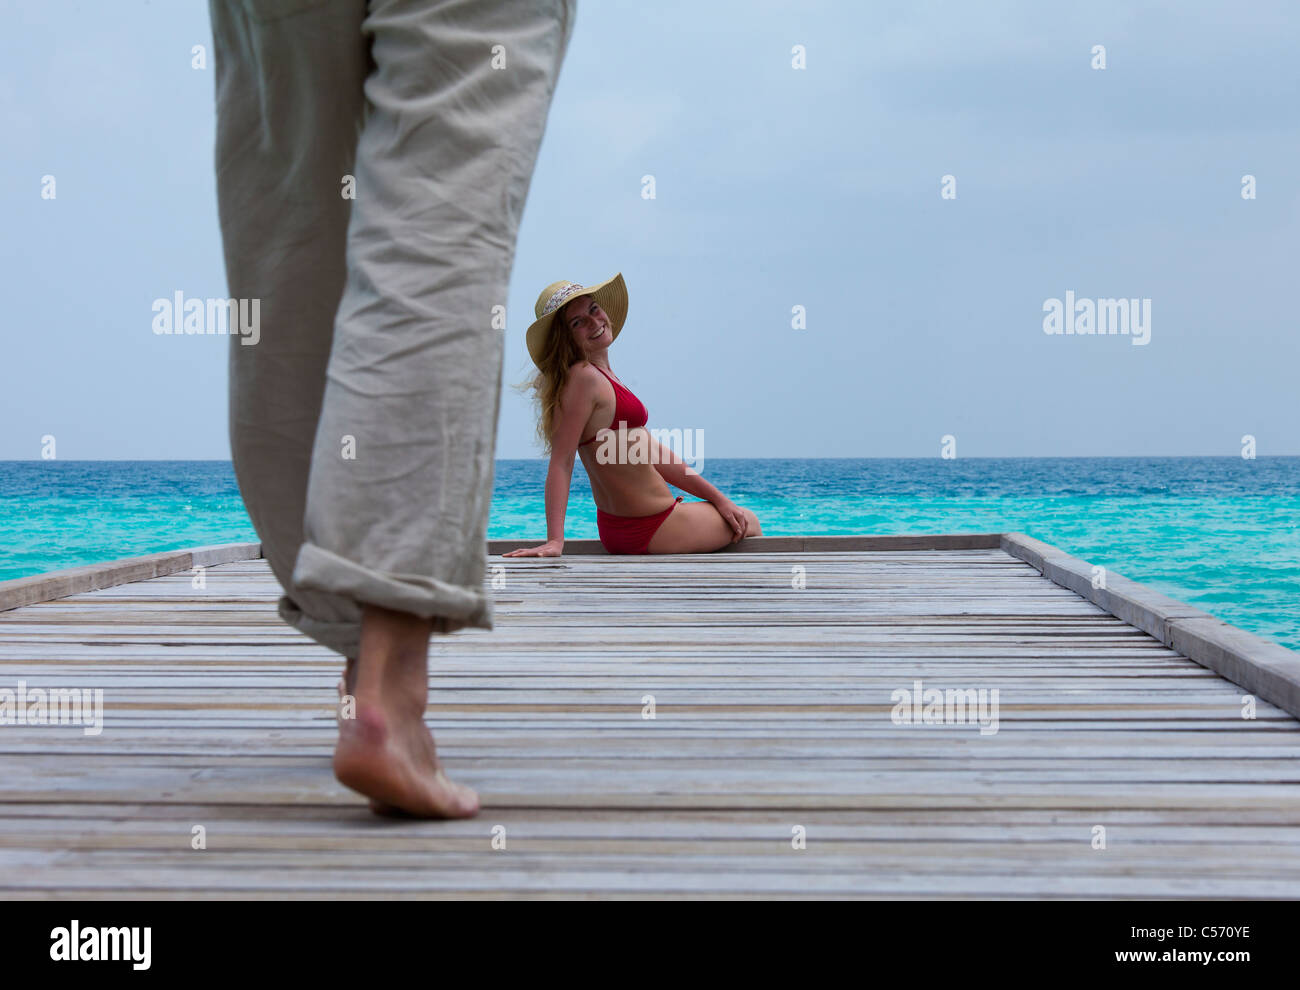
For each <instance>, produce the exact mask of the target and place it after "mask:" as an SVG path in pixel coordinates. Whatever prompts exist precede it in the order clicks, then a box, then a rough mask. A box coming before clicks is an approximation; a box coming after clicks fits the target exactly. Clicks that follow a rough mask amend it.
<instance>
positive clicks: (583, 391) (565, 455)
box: [501, 371, 597, 557]
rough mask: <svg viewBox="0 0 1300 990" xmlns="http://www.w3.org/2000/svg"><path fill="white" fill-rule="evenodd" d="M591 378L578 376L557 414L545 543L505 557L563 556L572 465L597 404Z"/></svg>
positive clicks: (546, 496) (571, 382) (547, 488)
mask: <svg viewBox="0 0 1300 990" xmlns="http://www.w3.org/2000/svg"><path fill="white" fill-rule="evenodd" d="M596 374H597V373H596V372H595V371H593V372H592V373H591V374H590V375H575V376H574V378H573V379H571V380H570V382H569V384H568V386H567V387H566V388H565V393H566V394H565V396H564V398H563V399H562V400H561V402H560V405H559V408H558V410H557V413H558V415H557V416H556V423H555V436H554V437H553V439H552V441H551V463H550V465H549V466H548V467H547V469H546V493H545V496H544V501H545V503H546V542H545V543H543V544H542V545H541V546H539V547H520V548H519V549H518V550H511V551H510V552H509V553H503V554H502V555H501V556H503V557H559V556H561V555H562V554H563V553H564V517H565V516H566V515H567V514H568V511H569V486H570V485H571V484H572V482H573V462H574V460H575V459H576V458H577V456H578V438H579V437H581V436H582V428H583V427H584V426H585V425H586V423H587V419H588V418H589V417H590V416H591V411H592V407H593V405H594V403H595V401H596V388H597V386H596V383H595V382H593V381H592V378H593V377H594V376H596Z"/></svg>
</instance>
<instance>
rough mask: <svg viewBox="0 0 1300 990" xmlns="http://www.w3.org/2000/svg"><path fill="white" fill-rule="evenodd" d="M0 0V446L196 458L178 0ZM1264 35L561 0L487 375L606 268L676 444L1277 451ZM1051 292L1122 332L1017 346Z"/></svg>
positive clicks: (1164, 16) (760, 453)
mask: <svg viewBox="0 0 1300 990" xmlns="http://www.w3.org/2000/svg"><path fill="white" fill-rule="evenodd" d="M1067 7H1078V8H1079V9H1066V8H1067ZM3 9H4V15H5V18H4V19H5V24H6V27H5V31H4V32H3V34H0V129H2V132H3V134H4V141H3V145H4V147H3V151H0V196H2V197H3V210H4V213H3V215H4V231H3V235H0V238H2V244H3V248H2V250H3V259H2V260H3V264H2V265H0V296H2V298H3V303H4V307H3V318H2V319H3V323H2V326H3V334H4V341H5V344H6V353H5V356H4V360H3V361H0V459H27V458H34V457H39V456H40V446H41V437H42V436H43V435H45V434H52V435H54V436H55V437H56V438H57V443H58V455H59V457H60V458H61V459H95V458H159V459H171V458H223V459H224V458H227V457H228V456H229V446H228V441H227V437H226V408H225V404H226V349H227V346H228V343H227V341H226V339H225V338H222V337H209V338H196V337H185V336H179V337H175V336H172V337H168V336H157V335H155V334H154V333H153V332H152V330H151V321H152V318H153V313H152V309H151V306H152V301H153V300H154V299H156V298H159V297H169V296H171V294H172V293H174V292H175V291H177V290H181V291H183V292H184V293H185V294H186V295H187V296H198V297H208V296H220V295H224V294H225V284H224V270H223V265H222V255H221V244H220V235H219V231H218V227H217V218H216V201H215V189H214V180H213V166H212V153H213V78H212V69H211V65H209V67H208V68H207V69H206V70H195V69H192V68H191V65H190V63H191V54H190V53H191V48H192V47H193V46H194V45H196V44H202V45H207V46H210V44H211V33H210V28H209V25H208V13H207V4H206V3H203V2H188V0H187V2H183V0H166V2H164V0H153V2H151V3H146V2H142V0H113V2H111V3H110V2H90V0H82V2H71V0H44V2H41V3H20V2H17V0H4V3H3ZM797 45H801V46H803V50H804V52H805V53H806V68H803V69H797V68H793V67H792V57H793V56H792V50H793V49H794V48H795V46H797ZM1097 45H1103V46H1105V68H1104V69H1099V68H1094V67H1093V65H1094V62H1096V60H1097V58H1096V56H1095V55H1094V53H1093V49H1094V46H1097ZM209 50H210V49H209ZM1297 51H1300V7H1298V6H1297V5H1296V4H1295V3H1294V2H1290V0H1286V2H1283V0H1278V2H1268V0H1251V2H1250V3H1249V4H1245V5H1242V4H1237V3H1233V2H1194V0H1184V2H1177V3H1174V2H1169V3H1151V2H1147V3H1142V2H1137V3H1134V2H1127V0H1126V2H1120V0H1116V2H1108V0H1106V2H1102V0H1099V2H1092V3H1088V4H1086V5H1066V4H1061V3H1051V4H1043V3H1041V2H1040V0H1025V2H1011V0H1008V2H981V3H978V4H974V3H969V2H964V0H953V2H946V3H919V2H912V0H908V2H897V3H876V2H850V0H838V2H829V0H827V2H807V0H801V2H794V0H791V2H785V3H778V2H759V3H755V2H752V0H744V2H741V0H734V2H733V0H727V2H721V0H711V2H708V3H700V2H677V0H673V2H658V0H657V2H656V3H653V4H646V3H640V2H635V3H634V2H614V0H609V2H596V0H579V5H578V19H577V25H576V28H575V30H574V34H573V38H572V42H571V45H570V48H569V53H568V57H567V59H566V62H565V65H564V69H563V72H562V74H561V77H560V82H559V86H558V89H557V91H556V95H555V101H554V104H553V106H552V109H551V115H550V123H549V126H548V130H547V134H546V138H545V140H544V142H543V145H542V150H541V155H540V158H539V161H538V166H537V171H536V173H535V175H534V178H533V182H532V189H531V193H530V197H529V200H528V204H527V209H526V211H525V214H524V220H523V225H522V228H521V231H520V241H519V247H518V252H517V256H516V262H515V268H514V276H513V280H512V283H511V292H510V297H509V313H508V320H509V330H508V334H509V340H508V342H507V346H506V363H505V379H506V382H507V383H509V382H519V381H522V380H523V379H524V377H525V376H526V375H527V374H528V372H529V370H530V368H531V364H530V362H529V361H528V357H527V352H526V351H525V349H524V343H523V333H524V330H525V329H526V328H527V326H528V324H529V323H530V322H531V321H532V318H533V312H532V310H533V303H534V301H535V299H536V297H537V294H538V292H539V291H540V290H541V289H542V288H543V287H544V286H546V285H547V284H548V283H550V282H552V281H555V280H556V279H561V278H569V279H574V280H576V281H580V282H585V283H592V282H596V281H600V280H603V279H605V278H608V277H609V276H610V275H612V274H614V273H615V272H618V271H621V272H623V274H624V277H625V278H626V280H627V284H628V288H629V295H630V303H631V305H630V313H629V317H628V322H627V325H626V327H625V329H624V331H623V333H622V335H621V336H620V338H619V340H618V341H617V342H616V343H615V344H614V346H613V348H612V350H611V352H610V354H611V362H612V364H613V367H614V370H615V372H616V373H617V374H618V375H619V377H620V378H622V380H623V381H624V382H626V383H627V384H629V385H630V386H631V387H632V388H633V390H634V391H635V392H636V393H637V394H638V395H639V396H640V397H641V398H642V399H643V400H644V401H645V403H646V405H647V407H648V408H649V410H650V425H651V426H652V427H662V428H665V429H670V428H682V429H691V430H696V429H699V430H703V431H704V435H705V437H706V441H707V442H706V451H705V453H706V456H708V457H710V458H714V457H874V456H916V457H930V456H938V455H939V452H940V441H941V438H942V437H943V436H944V435H945V434H952V435H954V436H955V437H956V438H957V450H958V453H959V454H960V455H961V456H1031V455H1042V456H1072V455H1179V454H1224V455H1235V454H1237V453H1238V451H1239V450H1240V447H1241V438H1242V436H1243V435H1244V434H1251V435H1253V436H1255V437H1256V438H1257V443H1258V452H1259V454H1260V455H1261V456H1263V455H1269V454H1300V401H1298V398H1297V397H1298V396H1300V386H1297V372H1298V371H1300V336H1298V331H1300V327H1298V326H1297V316H1296V306H1295V292H1294V288H1293V287H1294V286H1295V285H1296V283H1297V275H1296V258H1297V249H1298V247H1300V238H1298V237H1297V235H1298V234H1300V138H1298V137H1297V123H1298V122H1300V112H1298V111H1297V107H1296V94H1297V92H1300V59H1298V58H1297V57H1296V52H1297ZM45 175H54V176H55V177H56V181H57V198H56V199H54V200H46V199H42V197H41V182H42V176H45ZM645 175H653V176H654V178H655V186H656V189H655V192H656V196H655V198H654V199H653V200H647V199H644V198H643V197H642V194H641V192H642V177H643V176H645ZM1247 175H1251V176H1254V177H1255V179H1254V182H1255V191H1256V198H1254V199H1245V198H1243V196H1242V188H1243V186H1242V183H1243V176H1247ZM944 176H952V177H954V179H955V189H956V198H948V199H945V198H943V196H942V195H941V192H942V188H943V177H944ZM575 204H577V205H576V206H575ZM575 218H580V219H578V222H575ZM561 226H562V227H563V228H565V229H567V230H569V231H571V232H572V236H571V237H570V238H569V239H567V240H560V239H557V238H556V236H555V232H556V230H557V229H558V228H560V227H561ZM1067 291H1071V292H1073V293H1074V296H1075V297H1076V298H1077V299H1084V300H1096V299H1105V298H1117V297H1123V298H1133V299H1149V300H1151V303H1150V306H1151V322H1150V327H1149V331H1150V339H1149V342H1148V343H1146V344H1145V345H1136V344H1135V343H1134V340H1135V339H1137V338H1135V336H1134V335H1133V334H1132V333H1129V334H1114V335H1105V336H1098V335H1048V334H1046V333H1045V332H1044V329H1043V326H1044V305H1045V304H1048V305H1050V304H1049V302H1048V301H1049V300H1052V299H1060V300H1065V298H1066V292H1067ZM794 307H804V310H805V311H806V314H807V315H806V321H807V328H806V329H803V330H799V329H795V328H792V326H791V321H792V312H793V309H794ZM502 402H503V405H502V413H501V419H500V433H499V435H498V448H497V453H498V456H499V457H534V456H538V452H537V448H536V447H535V446H534V444H533V441H532V435H533V421H532V415H533V414H532V411H531V408H530V406H529V404H528V402H527V400H526V399H525V398H524V397H523V396H522V395H521V394H520V393H518V392H516V391H515V390H512V389H510V388H506V389H505V390H504V392H503V397H502Z"/></svg>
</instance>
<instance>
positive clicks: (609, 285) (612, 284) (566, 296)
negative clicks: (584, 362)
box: [526, 272, 627, 368]
mask: <svg viewBox="0 0 1300 990" xmlns="http://www.w3.org/2000/svg"><path fill="white" fill-rule="evenodd" d="M578 296H591V297H592V298H593V299H595V300H596V302H597V303H599V305H600V308H601V309H603V310H604V311H605V315H606V316H608V317H609V329H610V334H611V335H612V336H613V337H614V338H615V339H617V337H618V332H619V331H620V330H622V329H623V323H624V321H625V320H626V319H627V284H626V283H625V282H624V281H623V273H622V272H619V273H618V274H617V275H615V276H614V277H613V278H610V279H606V280H605V281H604V282H601V283H600V284H599V285H592V286H584V285H582V284H580V283H578V282H570V281H568V280H567V279H561V280H560V281H558V282H552V283H551V284H550V285H548V286H547V287H546V288H545V289H543V290H542V294H541V295H540V296H538V297H537V305H536V306H535V307H534V310H533V311H534V312H535V313H536V314H537V319H536V321H535V322H534V323H533V325H532V326H531V327H529V328H528V336H527V337H526V341H527V343H528V353H529V355H530V356H531V357H532V359H533V364H535V365H537V367H539V368H540V367H541V366H542V356H543V355H544V354H545V351H546V335H547V334H549V333H550V332H551V324H552V323H553V322H554V320H555V314H556V313H558V312H559V311H560V310H561V309H562V308H564V305H565V303H568V302H571V301H573V300H574V299H576V298H578Z"/></svg>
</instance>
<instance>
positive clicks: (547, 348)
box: [514, 300, 584, 456]
mask: <svg viewBox="0 0 1300 990" xmlns="http://www.w3.org/2000/svg"><path fill="white" fill-rule="evenodd" d="M576 301H577V300H570V303H571V302H576ZM568 308H569V303H565V304H564V305H563V306H561V307H560V309H559V311H558V312H556V314H555V315H554V316H553V317H552V318H551V325H550V327H549V328H548V329H547V331H546V340H545V342H544V343H543V345H542V363H541V365H540V368H539V370H538V372H537V374H536V375H534V376H533V377H532V378H530V379H529V380H528V381H526V382H521V383H520V384H518V385H516V386H514V387H515V388H517V389H521V390H529V389H531V390H532V393H533V396H532V398H533V404H534V405H535V406H536V407H537V408H538V417H537V437H538V439H539V440H541V442H542V449H543V450H544V451H545V452H546V454H547V455H548V456H549V455H550V453H551V431H552V429H553V428H554V426H555V418H556V417H555V413H556V411H557V410H558V409H559V408H560V396H561V395H563V394H564V386H565V385H567V384H568V382H569V369H570V368H572V367H573V366H574V365H575V364H577V363H578V362H579V361H581V360H583V358H584V355H583V353H582V351H581V350H580V349H579V347H578V344H577V341H575V340H574V339H573V334H571V333H569V332H568V330H567V329H566V328H565V326H564V324H563V323H562V322H561V321H560V317H561V316H563V315H564V311H565V310H566V309H568Z"/></svg>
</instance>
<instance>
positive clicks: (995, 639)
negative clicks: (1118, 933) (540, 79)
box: [0, 533, 1300, 899]
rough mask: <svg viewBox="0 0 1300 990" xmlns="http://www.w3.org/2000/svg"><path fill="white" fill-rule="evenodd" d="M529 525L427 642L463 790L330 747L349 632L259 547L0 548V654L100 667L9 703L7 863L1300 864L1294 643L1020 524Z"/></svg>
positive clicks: (553, 873) (987, 869)
mask: <svg viewBox="0 0 1300 990" xmlns="http://www.w3.org/2000/svg"><path fill="white" fill-rule="evenodd" d="M519 545H524V544H522V543H521V542H519V541H510V542H506V541H498V542H494V543H492V544H490V545H489V547H488V551H489V568H488V575H487V584H488V585H489V586H490V587H492V593H493V594H494V596H495V599H496V603H497V628H496V629H495V630H494V631H492V632H487V631H483V630H466V631H463V632H461V633H457V634H455V635H453V636H450V637H440V638H436V639H435V640H434V642H433V644H432V647H431V650H430V672H431V674H430V695H429V697H430V705H429V712H428V720H429V722H430V724H431V726H432V727H433V728H434V731H435V734H436V737H437V740H438V744H439V750H440V752H441V754H442V757H443V760H444V761H445V763H446V765H447V767H448V771H449V773H451V774H452V775H453V776H454V777H455V778H456V779H459V780H463V781H465V782H466V783H468V784H471V785H472V786H474V787H475V788H477V789H478V791H479V793H480V795H481V798H482V805H483V807H482V811H481V813H480V815H479V817H477V818H475V819H472V820H468V821H456V822H419V821H393V820H388V819H380V818H376V817H374V816H373V815H371V814H370V813H369V812H368V811H367V810H366V808H365V806H364V803H363V801H362V800H361V799H360V798H359V797H358V796H357V795H354V794H352V793H351V792H349V791H347V790H346V789H344V788H342V787H341V786H340V785H338V784H337V783H336V782H335V780H334V778H333V776H332V774H331V771H330V755H331V751H332V746H333V742H334V738H335V735H336V729H335V701H336V695H335V684H336V681H337V679H338V674H339V671H340V667H341V664H340V661H339V658H338V657H336V656H334V655H333V654H331V653H329V652H328V651H327V650H325V649H323V648H322V647H320V646H318V645H316V644H314V643H313V642H311V641H310V640H308V639H307V638H305V637H304V636H302V635H300V634H299V633H297V632H296V631H295V630H293V629H291V628H289V627H288V626H286V625H285V624H284V623H282V622H281V620H280V619H279V618H278V616H277V614H276V611H275V607H274V604H275V600H276V598H277V596H278V593H279V589H278V587H277V585H276V583H275V581H274V579H273V577H272V575H271V572H270V570H269V568H268V567H267V565H266V562H265V561H264V560H261V559H260V556H259V548H258V547H257V545H255V544H252V545H246V544H245V545H232V546H224V547H208V548H201V549H198V550H193V551H179V552H176V553H172V554H157V555H154V556H152V557H147V558H139V559H136V560H132V561H124V562H117V563H114V564H108V565H103V566H99V567H90V568H78V569H75V570H71V571H64V572H57V573H55V574H52V575H43V576H40V577H36V578H27V579H21V580H18V581H9V582H3V583H0V689H5V688H8V689H14V688H15V687H16V685H17V682H18V681H19V680H23V681H25V683H26V684H27V685H28V687H29V688H31V687H40V688H42V689H46V690H50V689H57V688H69V689H71V688H78V689H83V690H88V689H94V688H102V690H103V697H104V713H103V731H102V732H101V733H100V734H98V735H88V734H86V733H85V731H84V730H83V728H82V727H80V726H74V725H61V726H52V725H16V724H7V725H0V768H2V772H0V862H3V864H4V867H5V869H4V870H3V871H0V895H2V896H4V897H7V898H11V899H12V898H63V897H78V898H105V899H122V898H134V897H150V898H155V897H162V898H186V899H191V898H195V897H201V898H241V899H242V898H276V899H288V898H351V897H364V898H437V897H457V898H502V897H508V898H516V897H528V898H547V897H552V898H553V897H563V898H573V897H602V898H627V897H637V898H643V897H649V898H659V897H711V898H732V897H782V898H802V897H818V898H825V897H855V898H858V897H860V898H869V897H874V898H893V897H907V898H971V897H976V898H989V897H992V898H1022V897H1023V898H1152V897H1157V898H1184V897H1195V898H1205V897H1211V898H1296V897H1300V761H1298V760H1297V759H1296V757H1297V756H1300V721H1297V717H1296V716H1297V715H1300V655H1298V654H1296V653H1293V652H1292V651H1289V650H1286V649H1284V648H1283V647H1281V646H1278V645H1276V644H1273V643H1270V642H1268V641H1266V640H1263V639H1261V638H1260V637H1257V636H1253V635H1251V634H1248V633H1245V632H1243V631H1242V630H1239V629H1235V628H1233V627H1232V626H1229V625H1227V624H1226V623H1222V622H1220V621H1219V620H1217V619H1214V618H1212V617H1211V616H1208V615H1206V614H1205V613H1203V612H1200V611H1198V610H1196V609H1194V608H1191V607H1190V606H1188V605H1185V604H1183V603H1181V602H1177V601H1174V600H1173V599H1169V598H1166V597H1164V596H1162V595H1158V594H1156V593H1155V592H1153V591H1152V590H1151V589H1148V588H1145V587H1143V586H1142V585H1139V584H1136V583H1134V582H1131V581H1126V580H1125V579H1124V578H1122V577H1120V576H1119V575H1115V574H1113V573H1112V574H1108V575H1104V580H1103V581H1102V582H1101V583H1100V584H1099V582H1098V574H1097V571H1096V570H1094V569H1093V568H1092V567H1091V565H1089V564H1088V563H1087V562H1085V561H1081V560H1078V559H1077V558H1074V557H1071V556H1069V555H1068V554H1065V553H1064V552H1062V551H1060V550H1058V549H1056V548H1054V547H1051V546H1048V545H1046V544H1043V543H1040V542H1038V541H1036V540H1033V539H1030V538H1028V537H1025V536H1022V535H1019V534H1009V533H992V534H960V535H948V536H865V537H806V538H805V537H798V538H796V537H760V538H756V539H752V540H746V541H745V542H744V543H742V544H740V545H739V546H737V547H734V548H731V549H729V550H727V551H724V552H720V553H716V554H708V555H696V556H661V557H660V556H655V557H610V556H607V555H605V554H604V553H603V551H602V550H601V549H600V547H599V544H597V543H595V541H571V542H570V543H569V544H567V545H566V552H565V555H564V556H563V557H561V558H552V559H545V558H543V559H528V558H525V559H519V558H510V559H505V558H502V557H500V556H499V554H500V553H501V552H503V551H504V550H507V549H510V548H512V547H514V546H519ZM195 568H202V569H203V570H202V574H203V581H202V582H201V583H202V585H203V586H202V587H195V584H196V581H195V576H196V572H195ZM918 682H919V683H918ZM932 689H939V690H940V691H941V692H943V699H944V702H945V704H944V705H939V706H931V707H930V708H929V712H930V714H931V715H932V716H935V718H936V719H937V718H938V717H942V719H943V720H942V721H939V720H931V721H927V720H926V718H925V716H924V713H923V712H921V711H920V710H919V706H916V707H914V706H912V705H911V703H910V701H908V700H907V698H908V695H903V694H900V692H908V693H909V695H910V694H916V693H917V692H918V691H919V692H920V694H921V697H922V698H925V697H933V696H932V695H926V692H927V691H931V690H932ZM995 690H996V692H997V694H996V706H997V707H996V731H981V729H985V730H987V729H989V728H990V727H991V726H992V725H993V721H992V719H990V718H987V717H985V716H988V715H991V714H992V707H993V700H994V695H993V692H994V691H995ZM962 692H968V693H966V694H965V695H964V697H966V698H967V699H968V700H969V699H971V698H973V697H974V696H975V694H977V693H978V692H984V694H983V695H980V697H981V698H983V699H986V700H988V702H989V704H988V706H987V707H986V708H985V709H979V708H978V706H975V705H974V704H973V702H972V704H971V705H969V706H967V707H966V708H965V709H964V710H962V711H960V712H959V711H958V710H957V708H956V707H954V706H953V705H952V704H949V703H948V702H949V700H950V699H951V698H953V697H954V696H955V697H956V699H958V700H960V699H961V698H962V697H963V694H962ZM969 692H974V693H969ZM913 713H915V714H918V715H921V717H920V718H918V719H912V718H911V715H912V714H913ZM977 713H978V714H979V718H977V717H976V714H977ZM650 715H653V717H649V716H650ZM959 716H960V717H959ZM196 837H201V838H202V843H200V842H199V840H198V838H196ZM200 844H201V845H203V846H204V848H194V847H195V846H196V845H200Z"/></svg>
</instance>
